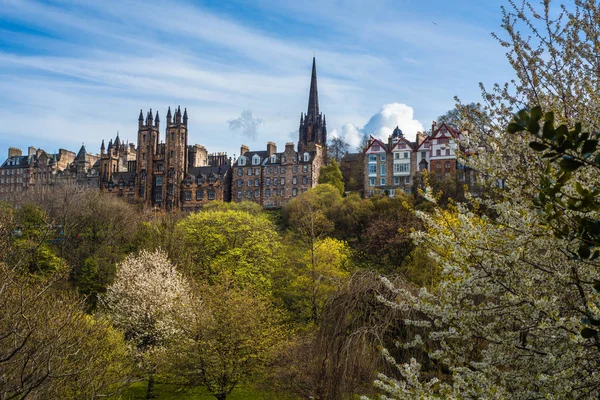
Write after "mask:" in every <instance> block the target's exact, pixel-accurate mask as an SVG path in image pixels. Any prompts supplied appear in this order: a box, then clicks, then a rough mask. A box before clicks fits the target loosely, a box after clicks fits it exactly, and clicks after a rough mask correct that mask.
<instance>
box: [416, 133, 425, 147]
mask: <svg viewBox="0 0 600 400" xmlns="http://www.w3.org/2000/svg"><path fill="white" fill-rule="evenodd" d="M424 141H425V135H424V134H423V133H422V132H417V146H420V145H421V143H423V142H424Z"/></svg>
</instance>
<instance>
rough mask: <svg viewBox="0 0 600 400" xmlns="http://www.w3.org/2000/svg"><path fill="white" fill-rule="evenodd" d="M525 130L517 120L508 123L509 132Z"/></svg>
mask: <svg viewBox="0 0 600 400" xmlns="http://www.w3.org/2000/svg"><path fill="white" fill-rule="evenodd" d="M522 130H523V127H522V125H520V124H517V123H516V122H511V123H510V124H508V128H507V131H508V133H517V132H520V131H522Z"/></svg>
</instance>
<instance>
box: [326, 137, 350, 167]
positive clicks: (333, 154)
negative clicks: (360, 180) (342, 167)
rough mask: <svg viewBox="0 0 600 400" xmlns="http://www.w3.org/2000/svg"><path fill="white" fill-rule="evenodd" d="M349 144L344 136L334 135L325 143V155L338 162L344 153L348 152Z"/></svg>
mask: <svg viewBox="0 0 600 400" xmlns="http://www.w3.org/2000/svg"><path fill="white" fill-rule="evenodd" d="M349 148H350V144H349V143H348V142H347V141H346V139H345V138H344V137H341V136H336V137H333V138H331V140H330V141H329V144H328V145H327V157H328V158H329V159H330V160H333V161H336V162H338V163H339V162H340V161H341V159H342V157H343V156H344V154H346V153H347V152H348V149H349Z"/></svg>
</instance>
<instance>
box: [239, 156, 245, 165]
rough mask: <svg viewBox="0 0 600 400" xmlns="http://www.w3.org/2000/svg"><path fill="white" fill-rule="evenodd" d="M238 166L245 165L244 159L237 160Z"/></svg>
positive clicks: (242, 157)
mask: <svg viewBox="0 0 600 400" xmlns="http://www.w3.org/2000/svg"><path fill="white" fill-rule="evenodd" d="M238 164H239V165H246V157H244V156H241V157H240V158H238Z"/></svg>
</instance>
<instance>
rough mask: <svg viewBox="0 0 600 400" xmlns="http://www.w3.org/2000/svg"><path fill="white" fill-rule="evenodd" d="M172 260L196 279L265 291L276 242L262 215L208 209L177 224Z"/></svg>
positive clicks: (275, 256) (277, 250) (276, 254)
mask: <svg viewBox="0 0 600 400" xmlns="http://www.w3.org/2000/svg"><path fill="white" fill-rule="evenodd" d="M177 235H178V238H179V239H178V240H179V245H180V247H179V251H178V252H177V258H176V261H177V262H178V264H179V265H180V266H181V267H182V268H184V269H185V270H187V271H189V272H190V273H191V275H192V276H194V277H195V278H196V279H197V280H204V281H206V282H210V283H219V282H221V283H223V282H229V283H231V284H233V285H236V286H238V287H241V288H252V289H254V290H257V291H260V292H263V293H267V292H269V291H270V290H271V285H272V280H271V275H272V273H273V271H274V270H275V268H276V267H277V266H278V265H279V256H280V243H279V241H278V234H277V232H276V230H275V226H274V224H273V223H272V222H271V221H270V220H269V219H268V218H267V217H266V216H265V215H264V214H256V215H254V214H250V213H248V212H244V211H238V210H225V211H221V210H209V211H205V212H199V213H195V214H191V215H189V216H188V217H187V218H186V219H184V220H182V221H181V222H180V223H179V224H178V226H177Z"/></svg>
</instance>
